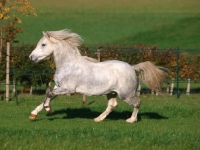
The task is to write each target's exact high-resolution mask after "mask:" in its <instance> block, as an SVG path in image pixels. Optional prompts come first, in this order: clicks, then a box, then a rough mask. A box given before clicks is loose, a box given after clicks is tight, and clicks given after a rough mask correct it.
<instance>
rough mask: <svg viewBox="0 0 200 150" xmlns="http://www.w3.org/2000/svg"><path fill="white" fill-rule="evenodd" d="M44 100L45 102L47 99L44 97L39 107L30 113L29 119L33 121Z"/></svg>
mask: <svg viewBox="0 0 200 150" xmlns="http://www.w3.org/2000/svg"><path fill="white" fill-rule="evenodd" d="M46 100H47V97H45V98H44V101H43V102H42V103H41V104H40V105H38V106H37V107H36V108H35V109H34V110H33V111H32V112H31V114H30V115H29V118H30V119H35V118H36V117H37V115H38V113H39V112H40V111H41V110H42V109H43V107H44V103H45V101H46Z"/></svg>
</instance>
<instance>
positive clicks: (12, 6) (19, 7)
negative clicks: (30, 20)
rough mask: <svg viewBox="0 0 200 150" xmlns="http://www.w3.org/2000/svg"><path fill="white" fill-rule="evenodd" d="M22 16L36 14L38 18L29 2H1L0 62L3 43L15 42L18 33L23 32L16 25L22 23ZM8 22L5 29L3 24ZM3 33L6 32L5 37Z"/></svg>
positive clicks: (8, 0) (12, 0) (13, 0)
mask: <svg viewBox="0 0 200 150" xmlns="http://www.w3.org/2000/svg"><path fill="white" fill-rule="evenodd" d="M20 14H22V15H26V16H29V15H31V14H34V15H35V16H36V13H35V10H34V8H33V7H32V6H31V5H30V3H29V2H28V0H0V20H1V21H0V22H1V25H0V61H1V59H2V53H1V52H2V46H3V43H4V42H8V41H12V40H14V39H15V37H16V35H17V33H19V32H21V31H22V29H21V28H16V27H15V25H16V23H22V21H21V19H20V17H19V15H20ZM6 20H8V24H7V26H6V27H4V25H3V24H4V22H5V21H6ZM10 20H12V21H10ZM3 32H5V34H4V35H3ZM4 36H5V37H4Z"/></svg>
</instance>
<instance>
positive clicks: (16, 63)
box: [0, 45, 200, 99]
mask: <svg viewBox="0 0 200 150" xmlns="http://www.w3.org/2000/svg"><path fill="white" fill-rule="evenodd" d="M33 49H34V45H31V46H30V45H29V46H18V47H17V46H15V47H11V48H10V54H8V53H7V48H6V47H5V48H3V50H2V56H3V57H2V59H1V64H0V95H1V99H4V97H5V93H6V88H5V86H6V85H7V86H8V85H9V87H10V88H9V93H12V95H13V97H17V95H18V94H20V93H24V92H27V91H29V92H30V91H31V93H35V94H45V92H46V88H47V87H49V82H50V81H51V82H53V81H52V79H53V74H54V72H55V66H54V65H53V60H52V58H50V59H48V60H46V61H42V62H41V63H39V64H34V63H33V62H31V61H30V60H29V58H28V56H29V54H30V53H31V51H32V50H33ZM80 52H81V54H82V55H86V56H89V57H92V58H95V59H98V60H99V61H106V60H113V59H114V60H120V61H125V62H127V63H129V64H131V65H133V64H137V63H140V62H144V61H151V62H153V63H154V64H155V65H157V66H160V67H164V68H167V69H165V71H166V74H167V79H166V83H164V85H163V92H164V93H168V94H169V95H176V96H177V98H179V97H180V95H181V94H186V95H190V94H200V50H194V49H191V50H183V49H179V48H173V49H158V48H157V47H144V46H143V47H141V46H135V47H130V48H124V47H119V46H115V47H98V48H88V47H86V46H82V47H80ZM8 55H9V56H8ZM6 57H7V58H8V57H9V60H10V62H9V70H10V71H9V83H6V75H7V74H8V73H7V72H6V70H7V67H6V62H7V59H6ZM139 87H141V88H140V89H139V88H138V91H137V92H138V93H139V94H138V95H140V94H145V93H152V94H155V92H154V91H151V90H150V89H147V88H146V87H145V86H143V85H142V83H141V84H139ZM33 91H34V92H33Z"/></svg>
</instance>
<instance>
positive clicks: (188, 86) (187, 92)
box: [186, 79, 190, 95]
mask: <svg viewBox="0 0 200 150" xmlns="http://www.w3.org/2000/svg"><path fill="white" fill-rule="evenodd" d="M186 95H190V79H188V84H187V89H186Z"/></svg>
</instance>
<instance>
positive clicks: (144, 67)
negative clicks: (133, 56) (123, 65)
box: [133, 61, 165, 92]
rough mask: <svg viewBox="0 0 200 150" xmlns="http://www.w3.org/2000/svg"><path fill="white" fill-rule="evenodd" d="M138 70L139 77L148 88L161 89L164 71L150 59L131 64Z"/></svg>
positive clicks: (157, 90)
mask: <svg viewBox="0 0 200 150" xmlns="http://www.w3.org/2000/svg"><path fill="white" fill-rule="evenodd" d="M133 67H134V69H135V70H136V71H138V72H139V79H140V80H141V81H142V82H143V83H144V84H145V85H146V86H147V87H148V88H150V89H152V90H155V91H156V92H159V91H161V87H162V83H163V81H164V80H165V73H164V72H163V71H162V70H161V69H159V67H157V66H155V65H154V64H153V63H151V62H150V61H146V62H142V63H139V64H137V65H134V66H133Z"/></svg>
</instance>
